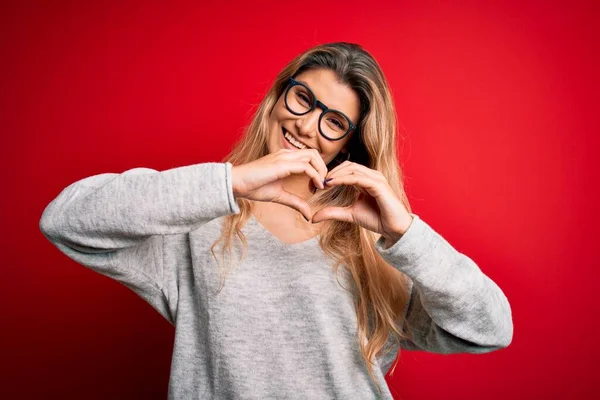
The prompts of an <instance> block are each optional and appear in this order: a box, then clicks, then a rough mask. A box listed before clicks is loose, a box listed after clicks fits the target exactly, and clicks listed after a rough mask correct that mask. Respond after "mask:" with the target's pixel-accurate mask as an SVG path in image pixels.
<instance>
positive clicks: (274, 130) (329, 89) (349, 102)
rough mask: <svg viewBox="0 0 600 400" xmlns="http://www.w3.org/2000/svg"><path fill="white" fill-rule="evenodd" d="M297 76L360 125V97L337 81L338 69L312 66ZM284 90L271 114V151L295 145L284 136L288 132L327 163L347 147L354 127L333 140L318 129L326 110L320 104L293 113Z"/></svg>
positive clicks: (333, 106)
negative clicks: (307, 109) (286, 101)
mask: <svg viewBox="0 0 600 400" xmlns="http://www.w3.org/2000/svg"><path fill="white" fill-rule="evenodd" d="M294 79H296V80H297V81H300V82H302V83H304V84H305V85H307V86H308V87H309V88H310V89H311V90H312V91H313V93H314V95H315V97H316V98H317V99H318V100H320V101H321V102H322V103H323V104H325V105H326V106H327V107H329V108H331V109H335V110H338V111H341V112H343V113H344V114H346V115H347V116H348V118H350V120H351V121H352V123H353V124H354V125H356V126H358V117H359V113H360V101H359V99H358V96H357V95H356V93H355V92H354V91H353V90H352V89H351V88H350V87H349V86H347V85H342V84H340V83H339V82H338V81H337V77H336V75H335V73H333V72H332V71H331V70H327V69H318V70H316V69H311V70H308V71H304V72H302V73H301V74H300V75H297V76H296V77H295V78H294ZM284 95H285V90H284V92H283V93H282V95H281V96H280V97H279V99H278V100H277V104H275V107H274V108H273V111H272V112H271V115H270V116H269V132H270V134H269V152H270V153H274V152H276V151H277V150H279V149H281V148H285V149H295V148H296V147H294V146H293V145H292V144H291V143H289V142H288V141H287V139H286V138H285V137H284V132H285V131H287V132H289V133H290V134H291V135H292V136H293V137H294V139H296V140H297V141H299V142H301V143H303V144H305V145H306V146H307V147H309V148H313V149H316V150H317V151H318V152H319V153H320V155H321V157H322V158H323V161H324V162H325V164H329V162H330V161H331V160H333V159H334V158H335V157H336V155H337V154H338V152H339V151H340V150H342V151H345V148H346V145H347V143H348V142H349V141H350V139H351V138H352V136H353V135H354V133H355V131H352V132H350V133H349V134H348V135H346V137H344V138H343V139H341V140H336V141H331V140H329V139H327V138H325V137H323V135H321V133H320V132H319V125H318V124H319V117H320V115H321V113H322V112H323V110H322V109H321V108H319V107H318V106H317V107H315V109H314V110H312V111H311V112H309V113H308V114H305V115H294V114H292V113H291V112H290V111H289V110H288V109H287V108H286V106H285V102H284Z"/></svg>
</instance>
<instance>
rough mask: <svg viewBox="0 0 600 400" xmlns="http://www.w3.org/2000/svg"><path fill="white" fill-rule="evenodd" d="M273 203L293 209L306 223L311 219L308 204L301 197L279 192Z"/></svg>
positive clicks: (284, 191) (285, 191)
mask: <svg viewBox="0 0 600 400" xmlns="http://www.w3.org/2000/svg"><path fill="white" fill-rule="evenodd" d="M273 202H274V203H279V204H283V205H285V206H288V207H291V208H293V209H294V210H296V211H298V212H300V213H301V214H302V215H303V216H304V218H306V220H308V221H310V220H311V218H312V210H311V208H310V206H309V205H308V203H307V202H306V201H305V200H304V199H302V198H301V197H298V196H296V195H295V194H293V193H290V192H288V191H287V190H283V191H281V193H279V196H277V198H275V199H273Z"/></svg>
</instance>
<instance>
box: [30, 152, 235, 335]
mask: <svg viewBox="0 0 600 400" xmlns="http://www.w3.org/2000/svg"><path fill="white" fill-rule="evenodd" d="M231 168H232V166H231V164H230V163H201V164H195V165H189V166H184V167H178V168H173V169H169V170H165V171H162V172H158V171H156V170H153V169H149V168H134V169H131V170H128V171H125V172H123V173H121V174H116V173H105V174H99V175H94V176H91V177H88V178H85V179H82V180H80V181H77V182H75V183H73V184H71V185H69V186H68V187H66V188H65V189H64V190H62V192H60V194H59V195H58V196H57V197H56V198H55V199H54V200H52V202H50V204H48V206H46V208H45V209H44V211H43V213H42V216H41V219H40V223H39V227H40V230H41V231H42V233H43V234H44V235H45V236H46V238H47V239H48V240H49V241H50V242H52V243H53V244H54V245H55V246H56V247H57V248H58V249H59V250H60V251H61V252H63V253H64V254H65V255H67V256H68V257H69V258H71V259H73V260H74V261H76V262H78V263H80V264H82V265H85V266H87V267H89V268H90V269H92V270H94V271H96V272H98V273H100V274H102V275H105V276H108V277H110V278H113V279H116V280H118V281H120V282H121V283H123V284H124V285H125V286H127V287H129V288H130V289H132V290H133V291H134V292H136V293H137V294H138V295H140V296H141V297H142V298H144V299H145V300H146V301H148V302H149V303H150V304H151V305H152V306H153V307H154V308H155V309H156V310H157V311H158V312H159V313H160V314H161V315H163V316H164V317H165V318H167V319H168V320H169V321H170V322H171V323H173V319H174V313H175V312H176V310H175V309H174V304H176V298H177V293H176V290H177V285H176V281H175V280H176V271H174V266H173V265H163V252H164V247H165V243H175V242H174V241H172V240H171V238H165V235H175V234H182V233H187V232H190V231H192V230H194V229H196V228H198V227H200V226H201V225H203V224H205V223H207V222H208V221H210V220H212V219H214V218H217V217H220V216H224V215H228V214H233V213H235V214H237V213H239V211H240V210H239V207H238V206H237V203H236V202H235V200H234V198H233V192H232V185H231ZM173 245H175V244H173Z"/></svg>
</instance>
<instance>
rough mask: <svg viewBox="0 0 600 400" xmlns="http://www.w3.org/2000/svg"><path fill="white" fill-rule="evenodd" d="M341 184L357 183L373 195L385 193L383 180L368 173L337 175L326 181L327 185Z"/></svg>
mask: <svg viewBox="0 0 600 400" xmlns="http://www.w3.org/2000/svg"><path fill="white" fill-rule="evenodd" d="M339 185H356V186H358V187H359V188H363V189H365V190H366V191H367V193H369V194H370V195H371V196H373V197H378V196H380V195H382V194H383V193H382V188H381V182H379V181H377V180H375V179H373V178H371V177H370V176H367V175H361V174H354V173H353V174H348V175H343V176H337V177H335V178H333V179H332V180H330V181H328V182H327V183H326V186H327V187H333V186H339Z"/></svg>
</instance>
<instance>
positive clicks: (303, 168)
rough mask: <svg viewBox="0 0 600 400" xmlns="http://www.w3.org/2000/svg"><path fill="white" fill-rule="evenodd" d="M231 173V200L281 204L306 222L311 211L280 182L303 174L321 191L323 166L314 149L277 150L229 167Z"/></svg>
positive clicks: (325, 168)
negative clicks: (294, 175) (291, 176)
mask: <svg viewBox="0 0 600 400" xmlns="http://www.w3.org/2000/svg"><path fill="white" fill-rule="evenodd" d="M231 174H232V188H233V195H234V197H236V198H237V197H243V198H247V199H249V200H255V201H271V202H274V203H279V204H283V205H286V206H289V207H291V208H293V209H295V210H297V211H299V212H300V213H301V214H302V215H304V218H306V219H307V220H310V219H311V217H312V210H311V208H310V206H309V205H308V203H307V202H306V201H305V200H304V199H302V198H301V197H298V196H296V195H294V194H292V193H290V192H288V191H287V190H285V189H284V188H283V183H282V181H281V179H282V178H285V177H287V176H289V175H292V174H306V175H308V176H309V177H310V178H311V181H310V182H311V183H312V184H313V185H314V186H316V187H318V188H319V189H324V188H325V186H324V185H323V179H324V177H325V175H326V174H327V166H326V165H325V162H324V161H323V159H322V158H321V155H320V154H319V152H318V151H317V150H315V149H304V150H291V149H280V150H278V151H276V152H275V153H271V154H268V155H266V156H264V157H261V158H259V159H257V160H254V161H251V162H249V163H246V164H242V165H235V166H232V169H231ZM310 189H311V188H310V186H309V190H310ZM311 191H312V190H311Z"/></svg>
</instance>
